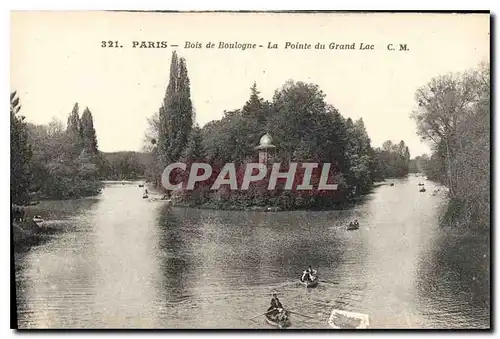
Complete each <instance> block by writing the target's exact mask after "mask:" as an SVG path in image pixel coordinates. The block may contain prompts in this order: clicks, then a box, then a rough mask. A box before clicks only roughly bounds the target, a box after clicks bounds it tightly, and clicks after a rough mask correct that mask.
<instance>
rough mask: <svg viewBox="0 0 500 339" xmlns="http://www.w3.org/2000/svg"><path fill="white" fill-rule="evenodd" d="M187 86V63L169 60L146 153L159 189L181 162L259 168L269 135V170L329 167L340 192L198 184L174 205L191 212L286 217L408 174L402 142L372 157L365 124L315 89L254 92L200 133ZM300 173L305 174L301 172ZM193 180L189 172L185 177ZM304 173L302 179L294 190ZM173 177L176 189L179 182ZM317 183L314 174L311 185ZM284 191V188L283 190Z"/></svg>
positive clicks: (263, 184) (294, 85)
mask: <svg viewBox="0 0 500 339" xmlns="http://www.w3.org/2000/svg"><path fill="white" fill-rule="evenodd" d="M190 93H191V89H190V82H189V77H188V74H187V66H186V61H185V60H184V59H183V58H180V59H179V58H178V56H177V54H176V53H175V52H174V53H173V55H172V61H171V68H170V79H169V84H168V87H167V90H166V93H165V97H164V100H163V103H162V105H161V107H160V108H159V110H158V112H157V113H156V114H155V115H154V116H152V117H151V118H150V119H149V125H150V127H149V130H148V131H147V133H146V139H147V146H148V148H149V150H150V151H151V152H152V154H154V156H155V160H156V165H155V166H154V167H155V170H154V171H151V172H150V174H149V176H150V179H151V180H153V181H155V182H156V183H157V185H158V186H160V181H161V179H160V176H161V173H162V171H163V169H164V168H165V166H166V164H168V163H174V162H177V161H182V162H187V163H193V162H207V163H209V164H210V165H211V166H212V168H221V167H222V166H223V165H224V164H225V163H229V162H231V163H235V165H236V168H242V167H243V166H244V165H245V164H247V163H249V162H257V161H258V151H256V150H255V147H256V146H258V143H259V139H260V138H261V137H262V136H263V135H264V134H265V133H268V134H270V135H271V136H272V143H273V144H274V145H275V146H276V148H275V149H273V150H272V152H270V153H269V156H270V157H271V159H272V162H280V163H281V164H282V168H281V171H282V172H283V171H286V170H287V168H286V166H285V165H284V164H289V163H290V162H298V163H304V162H316V163H331V164H332V166H331V169H330V171H331V176H330V181H329V183H336V184H337V185H338V190H336V191H321V190H308V191H298V190H291V191H290V190H284V189H283V186H284V182H281V183H280V181H278V189H277V190H275V191H269V190H267V184H268V183H267V181H266V179H263V180H262V181H260V182H257V183H254V184H251V185H250V189H249V190H247V191H242V190H232V191H231V190H229V189H227V187H225V186H223V187H221V189H219V190H217V191H210V190H209V189H208V187H210V186H211V184H212V183H213V182H212V181H213V180H214V178H213V177H212V178H211V180H210V179H209V180H208V182H207V183H197V186H195V187H196V189H195V190H194V191H186V190H180V192H178V194H177V195H176V196H177V198H178V199H179V200H180V201H182V202H184V203H186V202H187V203H190V204H192V205H208V206H216V207H221V208H231V207H241V208H250V207H252V206H278V207H281V208H283V209H294V208H313V207H331V206H332V205H333V204H337V203H342V202H344V201H346V200H348V199H351V198H353V197H355V196H359V195H363V194H366V193H368V192H369V191H370V190H371V188H372V186H373V182H374V180H383V179H384V178H387V177H398V176H404V175H406V174H407V173H408V164H409V158H410V154H409V150H408V147H406V145H405V144H404V141H401V142H400V143H397V144H392V142H390V141H388V142H386V143H385V144H384V147H383V148H382V149H373V148H372V146H371V140H370V138H369V136H368V133H367V130H366V128H365V125H364V122H363V119H362V118H360V119H358V120H355V121H354V120H352V119H351V118H345V117H344V116H342V114H341V113H340V112H339V111H338V110H337V109H336V108H335V106H333V105H331V104H329V103H327V102H326V94H325V93H323V91H322V90H321V89H320V88H319V87H318V86H317V85H315V84H312V83H305V82H301V81H292V80H290V81H287V82H286V83H285V84H284V85H283V86H282V87H281V88H279V89H277V90H276V91H275V93H274V96H273V98H272V100H271V101H268V100H265V99H264V98H262V97H261V96H260V93H259V91H258V88H257V84H255V83H254V84H253V86H251V88H250V96H249V99H248V100H247V102H245V103H243V104H242V107H241V108H240V109H236V110H231V111H224V115H223V118H222V119H221V120H214V121H211V122H209V123H207V124H206V125H205V126H203V128H199V127H198V126H196V125H195V124H194V121H195V113H194V109H193V106H192V103H191V98H190ZM299 167H300V166H299ZM186 172H189V169H188V170H187V171H186ZM302 175H303V173H297V175H296V180H295V181H296V182H297V179H299V183H300V182H301V180H300V178H301V176H302ZM182 178H183V177H182V175H181V174H179V173H174V174H172V175H171V181H173V180H174V179H177V180H178V181H179V179H182ZM315 180H316V181H317V180H319V178H318V175H317V173H316V176H315V173H314V172H313V178H312V183H313V185H314V181H315ZM280 185H281V186H280Z"/></svg>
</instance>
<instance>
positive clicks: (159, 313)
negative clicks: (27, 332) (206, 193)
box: [15, 176, 490, 328]
mask: <svg viewBox="0 0 500 339" xmlns="http://www.w3.org/2000/svg"><path fill="white" fill-rule="evenodd" d="M422 180H423V179H422V178H417V177H414V176H410V177H409V178H406V179H401V180H394V181H390V182H394V183H395V185H394V186H393V187H391V186H388V185H387V186H380V187H377V188H376V189H375V190H374V192H373V194H371V195H369V196H367V197H366V200H365V201H364V202H362V203H360V204H359V205H357V206H356V207H354V208H352V209H350V210H343V211H320V212H311V211H295V212H276V213H262V212H232V211H231V212H230V211H215V210H198V209H189V208H176V207H174V208H173V209H171V210H169V208H168V207H167V206H165V205H164V203H163V202H158V201H157V202H154V201H150V200H149V199H142V190H143V189H142V188H139V187H138V185H137V183H126V184H121V183H120V184H111V183H110V184H107V186H106V188H105V189H104V190H103V193H102V194H101V195H100V196H99V197H97V198H95V199H81V200H74V201H57V202H55V201H48V202H43V203H41V204H40V205H38V206H37V207H36V208H37V212H36V213H37V214H41V215H42V216H43V217H44V218H46V219H48V220H49V221H48V222H47V225H50V226H52V227H56V228H59V229H60V230H61V231H60V232H58V233H56V234H54V235H51V236H50V239H47V240H46V241H43V242H41V243H40V244H39V245H37V246H34V247H32V248H31V249H30V250H29V251H19V252H17V253H16V254H15V261H16V292H17V307H18V324H19V327H20V328H268V326H269V325H267V324H265V323H264V319H263V317H257V318H255V319H254V320H249V319H250V318H252V317H254V316H256V315H258V314H260V313H263V312H265V310H266V309H267V307H268V306H269V304H270V298H271V295H272V293H277V294H278V297H279V298H280V300H281V302H282V303H283V305H284V306H285V308H287V309H289V310H292V311H294V312H298V313H300V314H304V315H307V316H309V317H312V318H306V317H302V316H300V315H297V314H293V315H292V318H291V320H292V328H328V318H329V316H330V313H331V311H332V309H334V308H336V309H343V310H347V311H353V312H361V313H365V314H368V315H369V317H370V327H371V328H488V327H489V326H490V325H489V324H490V294H489V291H490V280H489V277H490V271H489V262H490V251H489V238H488V237H482V236H479V235H474V234H469V233H467V232H464V231H463V230H450V229H441V228H439V227H438V218H439V215H440V213H441V212H442V210H443V208H444V207H445V205H446V201H445V198H444V197H443V195H440V194H438V195H435V196H433V195H432V191H433V190H434V189H435V188H437V187H438V186H437V185H436V184H433V183H432V182H428V181H426V187H427V192H425V193H420V192H419V187H418V186H417V184H418V182H420V181H422ZM353 219H358V220H359V223H360V225H361V227H360V229H359V230H356V231H346V230H345V228H344V226H345V225H346V224H348V223H349V221H351V220H353ZM309 265H312V266H313V267H314V268H316V269H317V270H318V272H319V274H320V284H319V285H318V287H317V288H314V289H305V288H304V287H303V286H301V285H299V284H298V278H299V276H300V274H301V272H302V270H303V269H305V268H307V266H309Z"/></svg>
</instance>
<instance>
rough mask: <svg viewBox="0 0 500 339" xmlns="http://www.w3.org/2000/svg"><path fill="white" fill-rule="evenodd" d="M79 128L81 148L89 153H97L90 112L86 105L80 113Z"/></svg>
mask: <svg viewBox="0 0 500 339" xmlns="http://www.w3.org/2000/svg"><path fill="white" fill-rule="evenodd" d="M81 129H82V132H81V134H82V138H83V149H84V150H85V152H86V153H88V154H90V155H96V154H97V153H98V149H97V137H96V133H95V129H94V121H93V119H92V113H91V112H90V110H89V108H88V107H86V108H85V110H84V111H83V114H82V119H81Z"/></svg>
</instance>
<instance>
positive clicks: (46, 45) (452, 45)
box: [11, 11, 490, 156]
mask: <svg viewBox="0 0 500 339" xmlns="http://www.w3.org/2000/svg"><path fill="white" fill-rule="evenodd" d="M489 25H490V18H489V15H488V14H415V13H398V14H382V13H377V14H376V13H369V14H339V13H335V14H333V13H321V14H319V13H315V14H291V13H260V14H257V13H138V12H134V13H132V12H98V11H95V12H90V11H89V12H12V14H11V91H14V90H16V91H17V92H18V94H19V97H20V100H21V104H22V109H21V112H22V114H23V115H24V116H26V119H27V121H29V122H32V123H36V124H46V123H48V122H50V121H51V120H52V119H53V118H56V119H59V120H61V121H63V122H64V124H66V120H67V117H68V114H69V113H70V112H71V110H72V108H73V105H74V103H75V102H78V104H79V106H80V113H81V112H83V109H84V108H85V107H88V108H89V109H90V111H91V112H92V115H93V118H94V126H95V129H96V133H97V139H98V144H99V149H100V150H101V151H104V152H112V151H123V150H133V151H139V150H141V148H142V146H143V142H144V133H145V131H146V129H147V127H148V124H147V118H148V117H150V116H151V115H153V114H154V113H155V112H156V111H158V109H159V107H160V105H161V102H162V99H163V97H164V93H165V89H166V87H167V84H168V77H169V68H170V60H171V54H172V50H176V51H177V53H178V55H179V56H180V57H184V58H185V59H186V63H187V69H188V75H189V78H190V80H191V98H192V101H193V105H194V108H195V110H196V121H197V123H198V124H199V125H200V126H203V125H204V124H205V123H207V122H209V121H211V120H217V119H220V118H221V117H222V116H223V112H224V110H232V109H237V108H241V107H242V106H243V105H244V103H245V101H246V100H248V98H249V95H250V87H251V86H252V84H253V82H254V81H255V82H256V83H257V87H258V89H259V91H260V92H261V95H262V96H263V97H264V99H268V100H272V96H273V94H274V91H275V90H276V89H278V88H280V87H281V86H282V85H283V84H284V83H285V82H286V81H287V80H290V79H292V80H295V81H304V82H311V83H315V84H317V85H319V87H320V88H321V89H322V90H323V92H324V93H325V94H326V99H325V100H326V102H327V103H329V104H332V105H333V106H335V107H336V108H337V109H338V110H339V111H340V113H341V114H342V115H343V116H344V117H346V118H347V117H350V118H352V119H358V118H363V121H364V123H365V126H366V129H367V132H368V135H369V136H370V138H371V141H372V146H374V147H379V146H381V145H382V143H383V142H384V141H386V140H392V141H394V142H399V141H400V140H404V141H405V143H406V144H407V145H408V147H409V149H410V153H411V155H412V156H417V155H421V154H423V153H428V152H429V146H428V145H427V144H425V143H423V142H421V141H420V138H419V136H418V135H417V134H416V126H415V122H414V121H413V120H411V119H410V114H411V112H412V110H414V109H415V100H414V95H415V92H416V90H417V89H418V88H419V87H421V86H423V85H425V84H426V83H427V82H429V81H430V79H431V78H432V77H435V76H438V75H441V74H446V73H449V72H461V71H465V70H467V69H470V68H473V67H476V66H477V65H478V64H479V62H481V61H489V54H490V50H489V48H490V46H489V39H490V38H489V32H490V29H489ZM103 40H104V41H118V45H119V46H123V47H122V48H113V47H111V48H103V47H101V44H102V41H103ZM133 41H139V42H140V41H147V42H148V41H152V42H156V41H166V44H167V45H168V47H167V48H132V46H133ZM186 41H189V42H192V43H195V42H200V43H201V44H202V46H203V48H185V44H186ZM221 41H222V42H228V43H235V42H239V43H252V44H257V48H256V49H247V50H241V49H219V48H218V45H219V42H221ZM208 42H213V43H214V44H215V48H213V49H207V48H206V47H205V46H206V44H207V43H208ZM286 42H291V43H294V44H295V43H300V44H305V43H309V44H311V49H308V50H304V49H284V46H285V43H286ZM318 42H319V43H323V44H325V47H326V48H325V49H323V50H322V49H314V45H315V44H316V43H318ZM332 42H334V43H337V44H352V43H355V47H356V50H330V49H329V48H328V45H329V44H330V43H332ZM269 43H271V44H274V43H276V44H278V49H268V48H267V46H268V44H269ZM361 43H363V44H364V45H374V49H373V50H360V49H359V47H360V44H361ZM170 44H177V45H178V47H171V46H170ZM388 44H393V45H394V48H396V49H399V44H406V46H407V50H406V51H404V50H403V51H389V50H388V49H387V45H388ZM154 45H156V43H154ZM259 45H262V46H263V47H258V46H259ZM256 144H258V140H256Z"/></svg>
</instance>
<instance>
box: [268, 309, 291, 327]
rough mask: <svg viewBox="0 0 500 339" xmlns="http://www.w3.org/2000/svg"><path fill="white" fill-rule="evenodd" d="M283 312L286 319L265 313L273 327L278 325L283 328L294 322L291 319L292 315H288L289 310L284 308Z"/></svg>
mask: <svg viewBox="0 0 500 339" xmlns="http://www.w3.org/2000/svg"><path fill="white" fill-rule="evenodd" d="M282 312H285V318H284V320H279V319H278V318H277V316H274V315H271V314H266V315H265V319H266V322H267V323H268V324H269V325H271V326H273V327H277V328H279V329H282V328H286V327H289V326H290V325H291V324H292V322H291V321H290V317H289V315H288V312H287V311H285V310H283V311H282Z"/></svg>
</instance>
